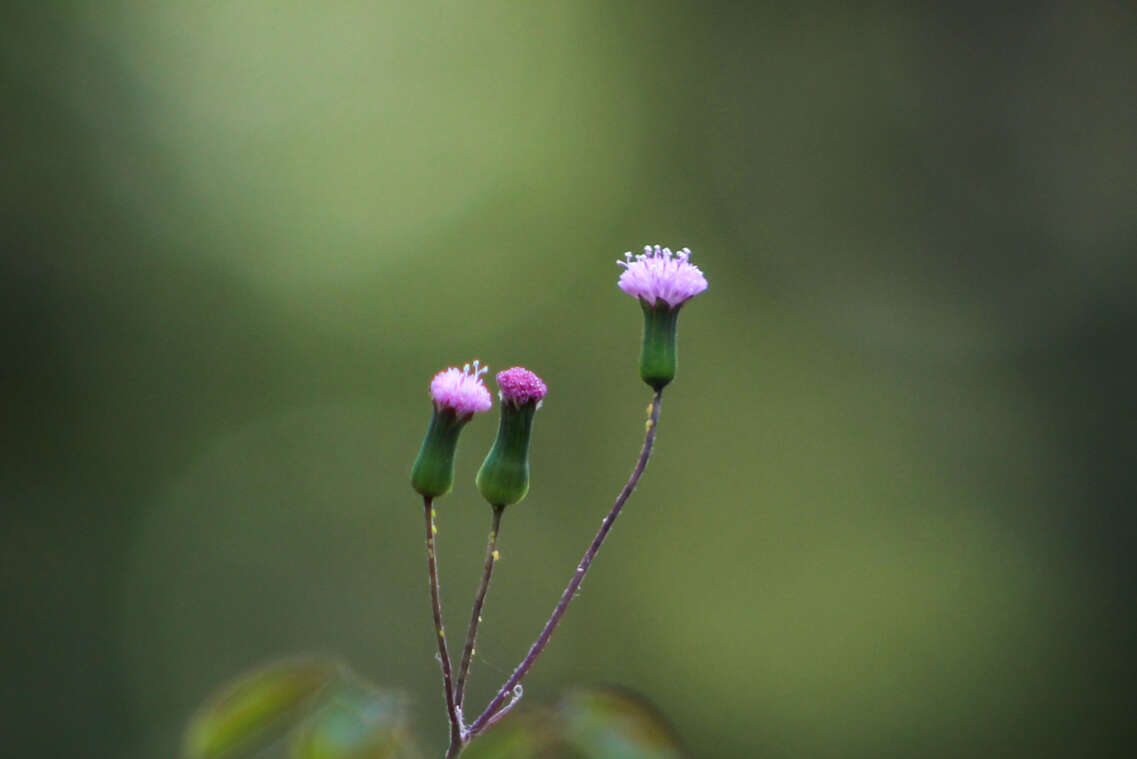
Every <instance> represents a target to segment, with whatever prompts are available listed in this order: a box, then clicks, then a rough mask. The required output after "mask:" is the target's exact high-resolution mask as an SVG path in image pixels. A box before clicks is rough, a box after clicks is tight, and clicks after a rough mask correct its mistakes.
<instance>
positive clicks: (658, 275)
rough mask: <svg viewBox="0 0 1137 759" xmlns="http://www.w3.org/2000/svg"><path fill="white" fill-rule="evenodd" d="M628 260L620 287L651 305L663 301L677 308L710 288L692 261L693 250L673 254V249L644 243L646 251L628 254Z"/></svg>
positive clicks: (685, 249) (620, 262) (624, 265)
mask: <svg viewBox="0 0 1137 759" xmlns="http://www.w3.org/2000/svg"><path fill="white" fill-rule="evenodd" d="M624 257H625V258H626V259H627V260H626V261H618V262H617V263H619V264H620V266H623V267H624V273H623V274H621V275H620V281H619V282H618V284H619V286H620V289H621V290H623V291H624V292H626V293H627V294H628V295H632V296H635V297H637V298H639V299H640V300H642V301H644V302H645V303H647V304H648V305H650V306H654V305H655V304H656V303H657V302H658V301H663V302H664V303H666V304H667V305H669V306H671V307H672V308H676V307H678V306H679V305H681V304H682V303H683V302H684V301H686V300H687V299H689V298H693V297H695V296H696V295H698V294H699V293H701V292H702V291H703V290H706V289H707V278H706V277H704V276H703V272H702V271H700V270H699V267H698V266H695V265H694V264H693V263H690V262H689V261H688V260H687V259H689V258H690V257H691V251H690V250H688V249H687V248H683V249H682V250H680V251H679V252H678V253H672V252H671V249H670V248H661V247H659V246H658V245H645V246H644V252H643V253H641V254H640V255H638V256H635V257H634V258H633V257H632V254H631V253H625V254H624Z"/></svg>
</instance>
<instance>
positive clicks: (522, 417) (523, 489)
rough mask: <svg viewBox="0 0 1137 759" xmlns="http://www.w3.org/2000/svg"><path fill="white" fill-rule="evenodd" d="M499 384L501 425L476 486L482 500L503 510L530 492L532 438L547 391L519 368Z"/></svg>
mask: <svg viewBox="0 0 1137 759" xmlns="http://www.w3.org/2000/svg"><path fill="white" fill-rule="evenodd" d="M497 384H498V387H500V388H501V404H500V405H501V424H500V425H499V426H498V430H497V440H495V441H494V444H493V448H491V449H490V452H489V455H487V456H486V460H485V461H484V462H482V468H481V469H479V470H478V476H477V479H476V482H477V485H478V490H479V491H480V492H481V494H482V497H483V498H485V499H486V500H487V501H489V502H490V504H491V505H493V506H497V507H501V506H508V505H510V504H514V503H517V502H518V501H520V500H521V499H523V498H524V497H525V495H526V494H527V493H528V492H529V436H530V433H531V432H532V430H533V415H534V414H535V413H536V412H537V409H538V408H539V407H540V405H541V399H542V398H544V397H545V393H546V388H545V383H544V382H542V381H541V378H540V377H538V376H537V375H536V374H534V373H533V372H531V371H529V370H528V369H523V368H521V367H519V366H515V367H513V368H512V369H507V370H505V371H504V372H500V373H498V375H497Z"/></svg>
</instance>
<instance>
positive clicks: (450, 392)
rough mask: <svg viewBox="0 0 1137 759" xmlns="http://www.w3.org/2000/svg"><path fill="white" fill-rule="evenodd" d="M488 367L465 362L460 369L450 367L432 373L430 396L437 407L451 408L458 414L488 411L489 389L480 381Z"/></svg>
mask: <svg viewBox="0 0 1137 759" xmlns="http://www.w3.org/2000/svg"><path fill="white" fill-rule="evenodd" d="M488 371H489V367H485V366H479V364H478V362H477V361H475V362H474V363H473V366H472V367H471V365H470V364H466V365H465V366H463V367H462V368H461V369H458V368H457V367H453V366H452V367H450V368H449V369H445V370H443V371H441V372H439V373H438V374H436V375H434V379H432V380H431V381H430V397H431V398H433V399H434V405H435V406H437V407H439V408H448V409H453V410H454V411H456V412H458V413H459V414H473V413H476V412H478V411H488V410H489V408H490V406H492V405H493V397H492V396H491V395H490V391H489V389H487V388H486V386H485V385H484V384H483V383H482V375H483V374H485V373H486V372H488Z"/></svg>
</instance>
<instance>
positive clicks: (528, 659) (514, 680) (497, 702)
mask: <svg viewBox="0 0 1137 759" xmlns="http://www.w3.org/2000/svg"><path fill="white" fill-rule="evenodd" d="M662 401H663V390H662V389H660V390H657V391H656V393H655V397H654V398H653V399H652V402H651V406H650V407H649V412H650V413H649V415H648V421H647V431H646V433H645V434H644V444H643V448H642V449H641V450H640V457H639V460H638V461H636V466H635V468H634V469H633V470H632V474H631V476H630V477H628V481H627V482H626V483H625V484H624V489H623V490H621V491H620V495H618V496H617V497H616V502H615V503H614V504H613V505H612V510H611V511H609V512H608V516H606V517H604V522H603V524H601V526H600V531H599V532H598V533H596V537H595V538H593V540H592V544H591V545H590V546H589V547H588V550H587V551H585V553H584V558H582V559H581V560H580V564H578V565H577V567H576V571H575V572H574V573H573V575H572V578H571V579H570V580H569V583H568V586H567V587H566V588H565V590H564V593H562V594H561V600H560V601H559V602H557V606H556V608H555V609H553V614H552V616H551V617H549V621H548V622H546V623H545V627H544V629H543V630H541V634H540V635H538V636H537V640H536V641H534V643H533V645H532V646H531V647H530V648H529V653H527V654H526V655H525V658H524V659H522V660H521V664H519V665H517V669H515V670H514V671H513V674H512V675H510V677H509V679H508V680H507V681H506V682H505V685H503V686H501V690H499V691H498V693H497V695H496V696H494V698H493V700H492V701H490V703H489V706H487V707H486V710H485V711H484V712H482V713H481V715H480V716H479V717H478V718H477V719H476V720H474V722H473V724H471V725H470V727H469V728H468V729H467V730H466V733H465V735H466V737H467V738H473V737H474V736H477V735H478V734H480V733H481V732H482V731H484V730H486V729H488V728H489V727H492V726H493V725H494V724H496V722H497V720H496V719H494V717H495V715H496V714H498V712H499V711H501V709H502V707H503V706H505V704H506V699H508V698H509V696H510V694H511V693H513V692H514V688H516V687H517V686H518V685H520V684H521V681H522V680H524V679H525V676H526V675H527V674H528V673H529V670H530V668H532V666H533V664H534V663H535V662H536V661H537V657H539V656H540V655H541V652H542V651H544V650H545V646H546V645H548V643H549V639H550V638H551V637H552V635H553V631H554V630H556V629H557V625H558V624H559V623H560V621H561V617H562V616H564V613H565V610H566V609H568V606H569V604H570V603H571V602H572V599H573V597H574V596H575V595H576V591H577V590H578V589H579V588H580V584H581V582H583V581H584V575H585V574H586V573H587V572H588V568H589V566H591V564H592V560H593V559H594V558H596V554H597V552H598V551H599V550H600V546H601V545H603V543H604V539H605V538H606V537H608V531H609V530H611V529H612V524H613V523H614V522H615V521H616V517H618V516H619V515H620V510H621V509H622V508H623V507H624V503H625V502H626V501H627V500H628V496H630V495H631V494H632V491H633V490H635V487H636V483H638V482H639V480H640V476H641V475H642V474H643V473H644V469H645V468H646V467H647V460H648V458H649V457H650V456H651V449H652V446H653V445H654V443H655V431H656V428H657V427H658V426H659V408H660V404H661V403H662Z"/></svg>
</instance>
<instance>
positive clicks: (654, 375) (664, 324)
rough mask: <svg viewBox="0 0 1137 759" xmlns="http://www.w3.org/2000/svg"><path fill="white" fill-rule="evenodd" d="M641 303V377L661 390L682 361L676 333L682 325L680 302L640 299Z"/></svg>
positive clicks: (673, 377)
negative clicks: (678, 351)
mask: <svg viewBox="0 0 1137 759" xmlns="http://www.w3.org/2000/svg"><path fill="white" fill-rule="evenodd" d="M640 305H641V306H643V311H644V344H643V350H642V351H641V353H640V377H641V378H642V379H643V381H644V382H646V383H647V384H649V385H651V386H652V388H653V389H655V390H656V391H657V392H658V391H660V390H662V389H663V388H664V387H665V386H666V385H667V384H668V383H669V382H671V380H673V379H675V366H676V364H677V363H678V356H677V348H676V347H675V333H676V332H677V331H678V327H679V306H675V307H674V308H672V307H671V306H669V305H668V304H667V303H665V302H663V301H660V302H659V303H657V304H656V305H654V306H652V305H648V304H647V303H645V302H643V301H640Z"/></svg>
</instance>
